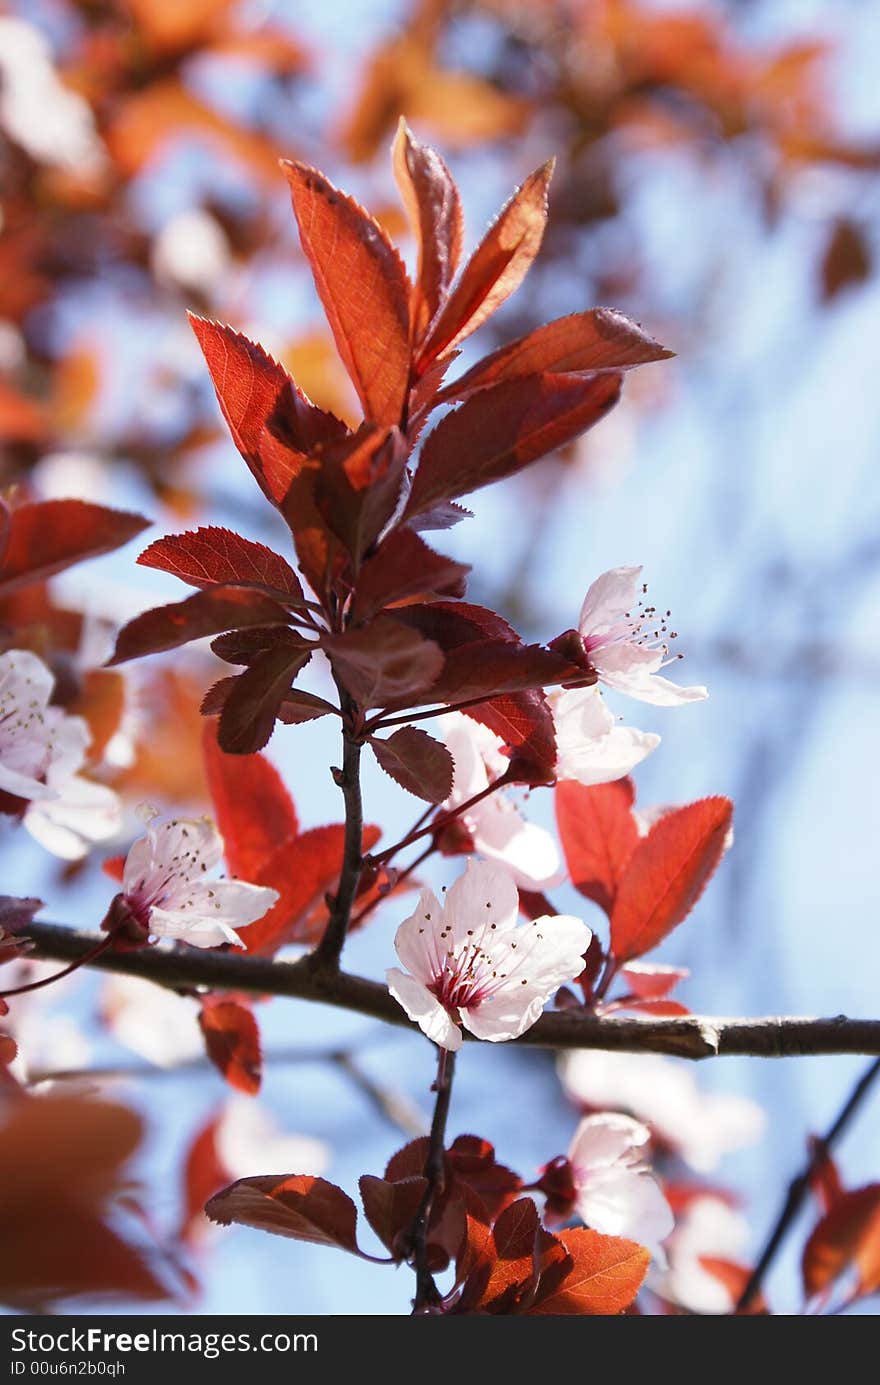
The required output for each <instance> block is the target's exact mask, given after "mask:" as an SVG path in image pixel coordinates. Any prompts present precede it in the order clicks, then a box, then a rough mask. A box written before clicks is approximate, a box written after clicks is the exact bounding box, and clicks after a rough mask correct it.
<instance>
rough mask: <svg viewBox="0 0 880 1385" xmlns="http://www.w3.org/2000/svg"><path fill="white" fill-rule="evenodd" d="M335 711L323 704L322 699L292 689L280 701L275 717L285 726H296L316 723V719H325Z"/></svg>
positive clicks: (327, 703) (325, 703) (330, 704)
mask: <svg viewBox="0 0 880 1385" xmlns="http://www.w3.org/2000/svg"><path fill="white" fill-rule="evenodd" d="M335 711H336V708H335V707H334V706H333V704H332V703H330V702H325V701H324V698H323V697H316V696H315V694H314V693H309V692H299V691H298V690H297V689H294V690H293V692H290V693H288V694H287V696H286V697H285V698H283V699H282V701H281V703H280V705H279V707H278V711H277V713H276V715H277V717H278V720H279V721H283V722H284V724H285V726H298V725H299V724H300V723H301V722H303V721H316V720H317V719H318V717H326V716H328V715H330V714H331V713H333V712H335Z"/></svg>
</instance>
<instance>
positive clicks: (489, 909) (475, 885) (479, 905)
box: [443, 859, 519, 944]
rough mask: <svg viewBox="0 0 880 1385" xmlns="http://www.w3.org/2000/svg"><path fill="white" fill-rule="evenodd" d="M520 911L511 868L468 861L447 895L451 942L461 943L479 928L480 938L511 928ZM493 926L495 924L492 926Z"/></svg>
mask: <svg viewBox="0 0 880 1385" xmlns="http://www.w3.org/2000/svg"><path fill="white" fill-rule="evenodd" d="M518 914H519V893H518V892H517V888H516V885H515V883H514V881H513V877H512V876H511V874H510V872H509V871H506V870H504V869H502V867H501V866H497V865H494V864H493V863H492V862H490V861H475V860H473V859H471V860H469V861H468V863H467V866H466V868H465V872H464V875H460V876H459V877H458V879H457V880H456V882H455V884H454V885H453V886H452V887H451V889H450V890H449V893H448V894H447V896H446V903H445V906H444V911H443V916H444V921H445V923H447V924H449V925H451V927H452V938H451V940H450V941H451V942H452V943H455V944H457V943H461V942H464V941H465V940H466V938H467V937H468V935H469V933H471V932H473V931H476V935H477V937H478V938H479V937H480V936H481V935H483V934H487V933H488V932H490V931H497V930H504V929H508V928H510V927H512V926H513V925H514V924H515V923H516V920H517V917H518ZM493 925H494V927H493Z"/></svg>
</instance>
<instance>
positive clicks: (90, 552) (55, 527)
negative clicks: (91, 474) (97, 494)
mask: <svg viewBox="0 0 880 1385" xmlns="http://www.w3.org/2000/svg"><path fill="white" fill-rule="evenodd" d="M0 515H2V516H4V517H5V521H6V522H5V526H4V537H5V541H6V546H5V549H4V552H3V558H2V562H0V591H2V593H3V595H4V596H5V595H6V594H7V593H8V592H10V591H12V590H13V589H14V588H16V587H21V586H24V585H25V584H27V583H30V582H42V581H44V580H45V578H47V577H51V576H52V575H53V573H56V572H61V571H62V570H63V569H64V568H68V567H71V566H72V565H73V564H74V563H80V562H83V561H84V560H85V559H86V558H95V557H97V556H98V554H100V553H110V552H112V550H113V549H114V548H121V547H122V545H123V544H125V543H128V542H129V541H130V540H131V539H133V538H134V537H135V536H136V535H137V534H140V533H142V531H143V530H144V529H147V528H149V524H150V521H149V520H147V519H142V518H141V516H140V515H133V514H129V513H128V512H127V511H125V510H109V509H107V507H106V506H105V505H93V504H91V503H90V502H88V501H85V500H41V501H38V502H36V503H34V504H24V505H18V506H17V507H16V508H14V509H10V508H9V507H8V506H7V505H6V503H5V502H4V501H2V500H0Z"/></svg>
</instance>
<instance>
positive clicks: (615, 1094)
mask: <svg viewBox="0 0 880 1385" xmlns="http://www.w3.org/2000/svg"><path fill="white" fill-rule="evenodd" d="M559 1073H560V1077H561V1080H562V1085H563V1087H564V1088H565V1090H566V1092H567V1094H568V1096H569V1097H570V1098H571V1100H572V1101H574V1102H575V1103H576V1104H577V1105H579V1106H580V1107H581V1108H584V1107H586V1108H587V1109H589V1110H593V1111H604V1110H607V1109H608V1108H609V1107H610V1108H612V1109H616V1110H623V1111H628V1112H631V1114H632V1115H633V1116H635V1117H636V1118H637V1119H638V1120H640V1121H643V1122H644V1123H645V1124H646V1125H649V1126H650V1127H651V1129H652V1130H653V1132H654V1134H655V1136H657V1137H658V1138H659V1139H661V1140H662V1141H663V1142H664V1144H667V1145H669V1146H670V1147H671V1148H672V1149H674V1150H675V1151H676V1153H678V1154H679V1155H680V1156H681V1158H682V1159H684V1161H685V1162H686V1163H687V1164H689V1165H690V1166H691V1168H692V1169H695V1170H696V1171H697V1172H698V1173H709V1172H711V1170H712V1169H714V1168H715V1167H716V1166H717V1165H718V1163H719V1162H720V1160H721V1159H722V1157H723V1156H724V1155H725V1154H727V1153H729V1152H731V1151H733V1150H735V1149H740V1148H742V1147H743V1146H745V1145H749V1144H753V1143H754V1142H755V1140H757V1139H758V1137H759V1136H760V1134H761V1131H762V1129H763V1125H764V1113H763V1111H762V1110H761V1108H760V1106H757V1105H756V1104H755V1103H754V1102H753V1101H749V1100H747V1099H746V1098H744V1097H740V1096H733V1095H729V1094H728V1093H721V1092H717V1093H716V1092H704V1091H702V1090H701V1089H700V1087H699V1086H698V1085H697V1081H696V1078H695V1077H694V1075H693V1073H692V1072H690V1071H689V1070H688V1069H687V1068H686V1067H685V1066H683V1065H682V1064H680V1063H677V1062H676V1060H675V1059H674V1058H665V1057H662V1056H661V1055H660V1054H655V1053H603V1052H601V1051H600V1050H599V1049H595V1050H593V1049H578V1050H576V1051H575V1052H572V1053H566V1054H563V1055H561V1057H560V1060H559Z"/></svg>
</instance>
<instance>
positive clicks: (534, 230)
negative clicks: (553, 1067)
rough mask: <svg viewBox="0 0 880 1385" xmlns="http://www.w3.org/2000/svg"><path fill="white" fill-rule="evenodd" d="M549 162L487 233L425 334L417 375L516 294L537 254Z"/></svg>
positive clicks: (519, 190)
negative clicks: (419, 370)
mask: <svg viewBox="0 0 880 1385" xmlns="http://www.w3.org/2000/svg"><path fill="white" fill-rule="evenodd" d="M552 175H553V161H552V160H551V161H550V162H549V163H546V164H544V165H543V166H542V167H541V168H539V169H536V170H535V172H534V173H532V174H531V175H530V176H529V177H528V178H527V179H526V180H525V182H524V183H523V185H522V187H520V188H517V190H516V192H515V193H514V194H513V196H512V197H511V198H510V201H509V202H507V204H506V205H505V206H504V207H503V208H502V210H501V212H500V213H499V215H498V217H497V218H496V220H495V221H494V222H493V223H492V225H491V226H490V227H489V230H488V231H487V232H486V234H485V236H484V237H483V239H482V241H481V242H480V244H479V246H478V247H477V249H476V250H475V251H474V253H473V255H472V256H471V258H470V260H469V261H468V263H467V264H466V265H465V267H464V270H463V271H462V275H461V278H460V279H459V281H458V283H457V285H456V287H455V288H454V290H453V291H452V293H451V294H450V295H449V298H448V299H447V300H446V304H445V306H444V307H443V309H442V311H441V312H440V314H439V316H438V318H437V320H436V322H435V323H434V325H433V327H432V328H431V330H430V331H429V333H428V335H427V338H426V340H425V344H424V346H423V348H422V353H421V357H420V362H419V364H420V369H421V370H424V368H425V366H426V365H427V364H428V362H430V361H432V360H434V359H435V357H437V356H440V355H442V354H443V353H445V352H447V351H451V350H452V348H453V347H455V346H457V345H458V344H459V342H461V341H463V340H464V338H465V337H467V336H470V334H471V332H474V331H476V329H477V328H478V327H479V326H480V324H481V323H483V322H485V321H486V319H487V318H488V317H490V316H491V314H492V313H494V312H495V311H496V309H498V308H500V306H501V304H502V303H503V302H504V301H505V299H507V298H509V297H510V295H511V294H512V293H513V292H514V291H515V290H516V289H517V288H519V286H520V284H521V283H522V281H523V279H524V278H525V276H526V274H527V273H528V271H529V269H530V267H531V264H532V261H533V260H534V258H535V256H536V255H537V253H538V251H539V249H540V248H541V241H542V239H543V236H544V227H545V225H546V223H547V188H548V186H549V183H550V179H551V177H552Z"/></svg>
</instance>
